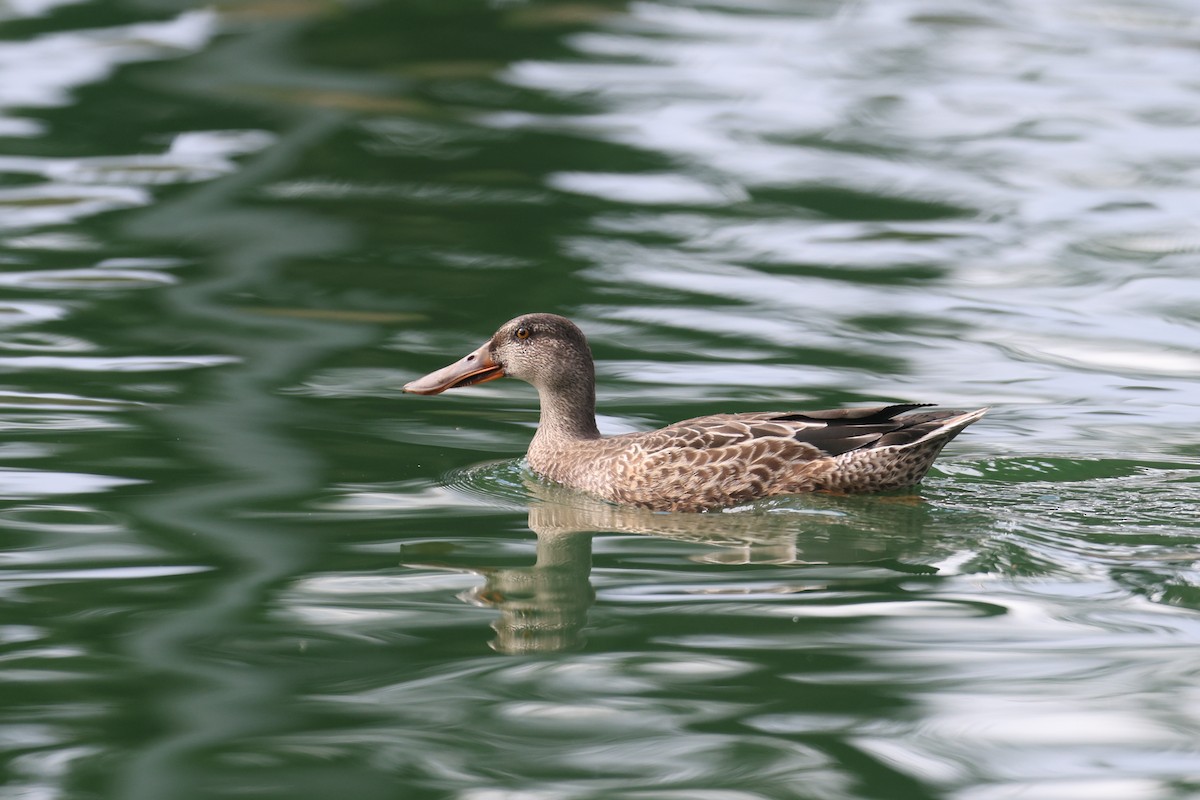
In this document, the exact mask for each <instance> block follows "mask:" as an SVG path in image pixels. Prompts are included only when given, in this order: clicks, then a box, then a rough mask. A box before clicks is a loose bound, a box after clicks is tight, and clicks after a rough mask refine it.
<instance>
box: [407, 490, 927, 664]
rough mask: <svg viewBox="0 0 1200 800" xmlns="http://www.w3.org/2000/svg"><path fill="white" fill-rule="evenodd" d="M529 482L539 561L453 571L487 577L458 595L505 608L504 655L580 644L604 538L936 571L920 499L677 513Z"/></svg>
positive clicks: (783, 560) (778, 560)
mask: <svg viewBox="0 0 1200 800" xmlns="http://www.w3.org/2000/svg"><path fill="white" fill-rule="evenodd" d="M526 485H527V486H526V488H527V490H528V492H529V495H530V499H531V503H530V506H529V528H530V530H532V531H533V533H534V534H535V535H536V536H537V550H536V558H535V560H534V563H533V564H532V565H529V566H520V567H510V566H504V567H499V566H484V565H479V566H468V567H463V566H461V565H455V567H454V568H455V569H465V570H468V571H470V572H474V573H476V574H478V575H481V576H483V578H484V583H483V585H482V586H479V587H476V588H474V589H471V590H469V591H467V592H464V593H463V594H462V595H460V597H461V598H462V599H463V600H464V601H466V602H469V603H471V604H473V605H478V606H486V607H490V608H495V609H496V610H497V611H499V612H500V616H499V617H498V618H497V620H496V621H495V622H494V623H493V624H492V628H493V629H494V630H495V631H496V637H495V638H494V639H493V640H492V641H491V642H490V645H491V647H492V648H493V649H495V650H497V651H499V652H502V653H509V654H521V653H535V652H560V651H565V650H571V649H577V648H579V647H581V646H582V645H583V643H584V641H585V637H584V635H583V629H584V627H585V625H586V623H587V612H588V609H589V608H590V607H591V606H592V604H593V603H594V601H595V591H594V590H593V588H592V585H591V582H590V573H591V568H592V538H593V536H594V535H595V534H600V533H604V534H612V533H619V534H648V535H651V536H656V537H661V538H666V539H672V540H677V541H686V542H695V543H699V544H704V545H709V546H711V547H713V548H714V549H712V550H711V551H708V552H704V553H700V554H696V555H693V556H690V559H691V560H693V561H696V562H699V563H710V564H721V565H748V564H760V565H765V564H770V565H810V566H816V565H824V566H835V565H840V566H842V567H843V568H845V567H859V568H862V569H863V570H867V569H870V568H881V567H883V568H887V569H889V570H894V571H899V572H903V573H917V574H932V573H935V572H937V569H936V568H935V567H932V566H928V565H926V564H921V563H913V561H912V560H911V559H912V558H913V557H914V556H915V555H916V551H920V550H921V549H922V548H921V547H920V546H919V544H920V542H921V541H922V539H923V536H922V533H923V531H924V528H925V523H926V521H927V519H928V516H929V514H928V507H927V504H926V503H925V502H924V501H923V500H921V499H920V498H918V497H915V496H894V497H874V498H870V499H867V500H864V499H862V498H856V499H848V498H836V497H834V498H819V497H817V496H808V497H806V498H805V500H804V505H803V506H801V507H798V506H796V505H790V506H789V505H786V504H784V503H781V504H778V505H772V506H765V507H753V508H748V509H744V510H743V511H740V512H724V513H707V514H680V513H662V512H654V511H648V510H646V509H641V508H635V507H630V506H618V505H613V504H610V503H607V502H604V501H602V500H598V499H596V498H594V497H591V496H589V495H586V494H583V493H580V492H577V491H574V490H571V489H567V488H564V487H561V486H557V485H553V484H547V483H543V482H541V481H540V480H537V479H535V478H528V479H527V480H526ZM902 556H903V557H904V558H905V561H901V560H900V558H901V557H902ZM405 563H406V565H407V566H413V567H416V566H424V567H430V566H436V567H441V568H445V567H447V566H448V565H446V564H431V563H429V562H424V563H418V562H414V561H406V562H405ZM810 588H811V587H810ZM781 590H782V591H787V590H789V589H786V588H785V587H781ZM790 590H794V589H790Z"/></svg>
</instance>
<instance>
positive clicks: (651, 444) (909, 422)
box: [636, 403, 958, 463]
mask: <svg viewBox="0 0 1200 800" xmlns="http://www.w3.org/2000/svg"><path fill="white" fill-rule="evenodd" d="M928 405H929V404H928V403H900V404H896V405H890V406H874V407H868V408H840V409H833V410H829V411H782V412H772V411H767V412H758V413H753V412H752V413H748V414H713V415H711V416H706V417H696V418H695V419H689V420H684V421H683V422H677V423H675V424H674V425H670V426H668V427H666V428H661V429H659V430H657V431H650V432H648V433H643V434H636V435H637V436H638V437H639V439H641V442H640V443H641V445H642V446H643V448H645V450H646V451H654V450H659V449H676V448H681V449H684V450H696V451H702V452H707V453H708V454H709V455H710V459H709V461H710V463H711V462H713V461H720V460H723V459H724V458H736V459H741V460H743V461H751V460H753V456H754V455H755V454H756V453H757V452H758V451H759V450H760V449H761V448H760V447H756V445H762V446H766V447H768V452H770V448H774V452H777V453H778V454H779V455H784V454H786V455H787V456H789V457H791V458H792V459H795V458H797V457H801V458H803V460H810V459H814V458H823V457H830V456H838V455H841V454H842V453H847V452H849V451H851V450H858V449H860V448H863V447H870V446H872V445H875V446H882V445H893V444H905V443H908V442H913V441H916V440H917V439H919V438H921V437H922V436H924V435H926V434H928V433H929V432H931V431H932V430H935V429H936V428H937V427H939V426H938V423H939V422H940V421H941V420H944V419H947V418H949V417H952V416H954V415H955V414H957V413H958V412H955V411H932V412H925V413H921V414H908V415H907V416H903V417H901V416H900V415H902V414H906V413H907V412H910V411H913V410H915V409H918V408H925V407H927V406H928ZM797 445H799V447H797ZM805 456H806V458H805Z"/></svg>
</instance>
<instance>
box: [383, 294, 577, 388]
mask: <svg viewBox="0 0 1200 800" xmlns="http://www.w3.org/2000/svg"><path fill="white" fill-rule="evenodd" d="M505 376H507V377H510V378H517V379H518V380H522V381H525V382H526V383H530V384H533V385H534V386H535V387H536V388H537V389H538V390H539V391H541V390H548V391H551V392H555V391H564V390H571V389H572V388H575V389H578V388H582V386H588V387H590V385H591V384H593V383H594V382H595V373H594V368H593V366H592V351H591V348H590V347H588V342H587V337H585V336H584V335H583V331H581V330H579V328H578V327H576V325H575V323H573V322H571V321H570V320H569V319H566V318H565V317H560V316H558V315H557V314H524V315H522V316H519V317H517V318H515V319H511V320H509V321H508V322H506V323H504V324H503V325H501V326H500V330H498V331H496V333H495V334H494V335H493V336H492V338H491V339H489V340H488V341H486V342H484V343H483V345H481V346H480V347H479V348H478V349H477V350H475V351H474V352H472V353H468V354H467V355H465V356H463V357H462V358H460V359H459V360H458V361H455V362H454V363H453V364H450V365H449V366H446V367H442V368H441V369H439V370H437V371H436V372H431V373H429V374H428V375H426V376H425V377H423V378H418V379H417V380H415V381H412V382H411V383H408V384H406V385H405V387H404V391H406V392H410V393H412V394H426V395H428V394H440V393H442V392H444V391H446V390H447V389H458V388H461V387H463V386H474V385H476V384H480V383H486V382H487V381H493V380H496V379H497V378H503V377H505Z"/></svg>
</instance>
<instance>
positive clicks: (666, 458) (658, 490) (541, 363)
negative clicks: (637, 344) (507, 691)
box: [404, 314, 987, 511]
mask: <svg viewBox="0 0 1200 800" xmlns="http://www.w3.org/2000/svg"><path fill="white" fill-rule="evenodd" d="M506 375H507V376H511V377H514V378H519V379H521V380H524V381H527V382H528V383H530V384H532V385H533V386H534V387H535V388H536V389H537V390H538V395H539V398H540V400H541V406H542V416H541V422H540V423H539V425H538V430H537V433H536V434H535V435H534V437H533V441H532V442H531V443H530V445H529V453H528V460H529V466H530V468H531V469H533V471H534V472H536V473H537V474H539V475H541V476H542V477H544V478H547V479H549V480H552V481H556V482H558V483H562V484H564V485H566V486H570V487H572V488H575V489H582V490H584V491H587V492H591V493H592V494H595V495H598V496H600V497H602V498H604V499H606V500H610V501H612V502H615V503H626V504H630V505H636V506H642V507H644V508H651V509H655V510H661V511H702V510H706V509H710V508H717V507H721V506H728V505H734V504H737V503H744V502H748V501H750V500H755V499H758V498H762V497H768V496H772V495H782V494H798V493H801V492H813V491H829V492H845V493H850V492H876V491H883V490H887V489H901V488H905V487H909V486H913V485H915V484H916V483H918V482H920V480H921V479H922V478H923V477H924V476H925V473H926V472H927V471H928V470H929V467H930V466H931V465H932V464H933V461H934V459H936V458H937V456H938V454H939V453H940V452H941V450H942V448H943V447H944V446H945V445H946V443H947V442H949V441H950V440H951V439H953V438H954V437H955V436H957V435H958V434H959V433H960V432H961V431H962V430H963V429H964V428H966V427H967V426H968V425H970V424H971V423H973V422H975V421H976V420H978V419H979V418H980V417H982V416H983V415H984V414H985V413H987V409H986V408H981V409H977V410H975V411H966V412H959V411H921V412H917V413H907V412H912V411H914V410H915V409H919V408H924V407H926V405H927V404H923V403H906V404H899V405H889V406H876V407H871V408H850V409H837V410H832V411H811V412H795V411H783V412H751V413H745V414H714V415H712V416H706V417H697V418H695V419H689V420H684V421H683V422H677V423H675V424H673V425H668V426H667V427H665V428H660V429H658V430H653V431H646V432H643V433H627V434H622V435H620V436H609V437H602V436H601V435H600V433H599V431H598V430H597V428H596V394H595V368H594V366H593V361H592V353H591V349H590V348H589V347H588V343H587V338H586V337H585V336H584V335H583V332H582V331H580V330H579V328H578V327H576V326H575V324H574V323H572V322H571V321H570V320H568V319H566V318H564V317H560V316H557V315H554V314H525V315H523V316H520V317H517V318H515V319H513V320H510V321H509V322H507V323H505V324H504V325H503V326H501V328H500V329H499V330H498V331H497V332H496V334H495V335H494V336H493V337H492V338H491V339H489V340H488V341H487V342H485V343H484V344H483V345H482V346H481V347H480V348H478V349H477V350H475V351H474V352H472V353H470V354H468V355H467V356H465V357H464V358H462V359H461V360H459V361H457V362H455V363H454V364H451V365H449V366H447V367H444V368H443V369H440V370H437V371H436V372H432V373H430V374H429V375H426V376H425V377H423V378H419V379H418V380H415V381H412V382H411V383H409V384H407V385H406V386H405V387H404V390H405V391H406V392H412V393H415V394H438V393H440V392H443V391H445V390H446V389H453V388H459V387H463V386H471V385H474V384H477V383H483V382H485V381H490V380H494V379H496V378H501V377H504V376H506Z"/></svg>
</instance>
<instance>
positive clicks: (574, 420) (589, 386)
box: [533, 375, 600, 446]
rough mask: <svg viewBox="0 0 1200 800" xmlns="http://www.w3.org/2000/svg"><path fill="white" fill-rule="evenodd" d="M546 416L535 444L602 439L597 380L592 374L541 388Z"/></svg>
mask: <svg viewBox="0 0 1200 800" xmlns="http://www.w3.org/2000/svg"><path fill="white" fill-rule="evenodd" d="M538 398H539V399H540V401H541V406H542V416H541V420H540V421H539V422H538V429H537V433H536V434H535V435H534V437H533V442H534V444H535V445H541V446H545V445H547V444H551V443H555V442H569V441H578V440H581V439H599V438H600V430H599V429H598V428H597V427H596V382H595V378H593V377H591V376H590V375H578V376H575V379H574V380H564V381H560V382H558V383H557V384H556V385H554V386H546V387H542V386H539V387H538Z"/></svg>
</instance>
